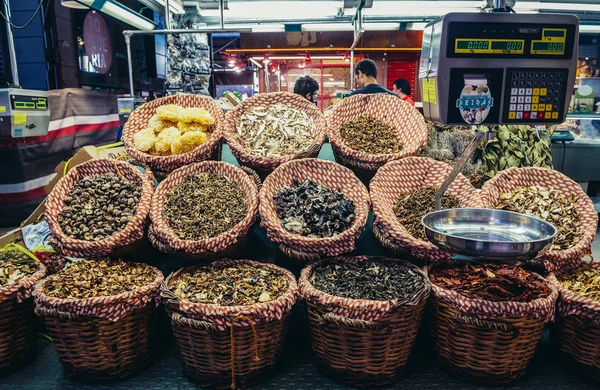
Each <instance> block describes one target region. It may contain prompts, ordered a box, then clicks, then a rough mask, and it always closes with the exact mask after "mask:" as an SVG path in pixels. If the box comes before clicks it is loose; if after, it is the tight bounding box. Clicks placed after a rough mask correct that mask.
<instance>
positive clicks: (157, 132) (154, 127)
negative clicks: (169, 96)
mask: <svg viewBox="0 0 600 390" xmlns="http://www.w3.org/2000/svg"><path fill="white" fill-rule="evenodd" d="M214 123H215V120H214V118H213V117H212V115H210V113H209V112H208V111H207V110H206V109H204V108H201V107H180V106H178V105H176V104H166V105H164V106H160V107H158V108H157V109H156V114H155V115H153V116H152V117H151V118H150V120H149V121H148V125H147V127H146V128H145V129H143V130H141V131H138V132H137V133H135V134H134V135H133V144H134V145H135V147H136V148H138V149H139V150H140V151H142V152H146V153H149V154H152V155H156V156H169V155H173V154H182V153H187V152H191V151H192V150H194V149H196V148H197V147H198V146H200V145H202V144H203V143H205V142H206V141H208V139H209V138H210V126H211V125H212V124H214Z"/></svg>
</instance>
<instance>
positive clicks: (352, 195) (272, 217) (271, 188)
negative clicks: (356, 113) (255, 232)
mask: <svg viewBox="0 0 600 390" xmlns="http://www.w3.org/2000/svg"><path fill="white" fill-rule="evenodd" d="M294 180H298V181H299V182H303V181H305V180H314V181H316V182H317V183H319V184H325V185H326V186H328V187H329V188H332V189H337V190H340V191H341V192H342V193H344V195H346V197H348V198H349V199H352V200H353V201H354V213H355V215H356V217H355V218H354V222H353V223H352V225H351V226H350V227H349V228H348V229H346V230H345V231H343V232H342V233H340V234H338V235H336V236H333V237H325V238H311V237H304V236H301V235H299V234H293V233H290V232H288V231H287V230H286V229H285V228H284V227H283V225H282V223H281V220H280V219H279V216H278V214H277V209H276V208H275V204H274V202H273V197H274V196H275V195H276V194H277V193H278V192H279V191H280V190H281V188H283V187H284V186H291V185H292V183H293V181H294ZM259 198H260V209H259V210H260V215H261V226H262V227H264V228H265V229H266V230H267V235H268V236H269V238H270V239H271V240H272V241H273V242H275V243H276V244H278V245H279V248H280V249H281V250H282V251H283V252H284V253H285V254H286V255H287V256H289V257H292V258H295V259H299V260H303V261H310V260H316V259H318V258H319V257H322V256H337V255H339V254H342V253H347V252H352V251H353V250H354V247H355V242H356V240H357V239H358V237H359V236H360V233H361V231H362V230H363V229H364V227H365V225H366V223H367V218H368V216H369V207H370V205H369V203H370V202H369V193H368V191H367V189H366V188H365V186H364V185H363V184H362V183H361V182H360V180H358V178H357V177H356V176H355V175H354V174H353V173H352V171H351V170H349V169H348V168H345V167H343V166H341V165H339V164H336V163H334V162H332V161H325V160H317V159H314V158H307V159H302V160H293V161H290V162H287V163H284V164H282V165H281V166H280V167H279V168H277V169H276V170H275V171H274V172H273V173H272V174H271V175H269V177H267V179H266V180H265V182H264V183H263V186H262V188H261V190H260V193H259Z"/></svg>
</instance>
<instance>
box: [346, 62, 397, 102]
mask: <svg viewBox="0 0 600 390" xmlns="http://www.w3.org/2000/svg"><path fill="white" fill-rule="evenodd" d="M354 77H355V78H356V82H357V84H358V86H359V89H357V90H355V91H352V92H351V93H350V96H353V95H359V94H367V95H368V94H374V93H387V94H390V95H393V96H396V95H394V93H393V92H392V91H389V90H387V89H385V88H383V87H382V86H381V85H379V84H377V65H375V62H373V61H372V60H362V61H359V62H358V63H357V64H356V65H355V66H354Z"/></svg>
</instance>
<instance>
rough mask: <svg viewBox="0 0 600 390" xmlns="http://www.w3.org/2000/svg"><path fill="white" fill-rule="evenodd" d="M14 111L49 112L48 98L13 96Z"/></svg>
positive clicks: (12, 105)
mask: <svg viewBox="0 0 600 390" xmlns="http://www.w3.org/2000/svg"><path fill="white" fill-rule="evenodd" d="M10 100H11V107H12V109H13V110H36V111H48V98H46V97H38V96H25V95H11V96H10Z"/></svg>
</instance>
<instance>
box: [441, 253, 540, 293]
mask: <svg viewBox="0 0 600 390" xmlns="http://www.w3.org/2000/svg"><path fill="white" fill-rule="evenodd" d="M429 278H430V280H431V282H432V283H433V284H435V285H438V286H440V287H442V288H445V289H448V290H453V291H456V292H458V293H461V294H462V295H464V296H466V297H468V298H473V299H476V298H480V299H484V300H486V301H494V302H502V301H513V302H531V301H533V300H535V299H539V298H545V297H547V296H549V295H550V293H551V291H550V288H549V287H548V286H546V284H544V282H543V280H542V279H540V278H539V277H537V276H536V275H535V274H534V273H532V272H529V271H526V270H524V269H522V268H520V267H514V266H508V265H499V264H476V263H471V262H462V264H443V265H438V266H434V267H433V268H432V269H431V271H430V272H429Z"/></svg>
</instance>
